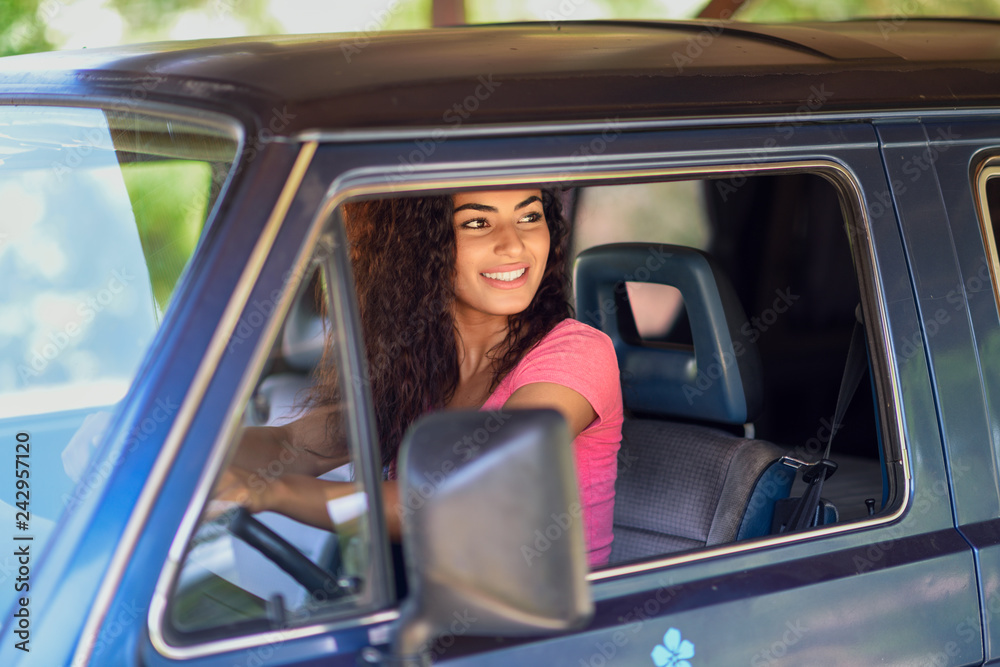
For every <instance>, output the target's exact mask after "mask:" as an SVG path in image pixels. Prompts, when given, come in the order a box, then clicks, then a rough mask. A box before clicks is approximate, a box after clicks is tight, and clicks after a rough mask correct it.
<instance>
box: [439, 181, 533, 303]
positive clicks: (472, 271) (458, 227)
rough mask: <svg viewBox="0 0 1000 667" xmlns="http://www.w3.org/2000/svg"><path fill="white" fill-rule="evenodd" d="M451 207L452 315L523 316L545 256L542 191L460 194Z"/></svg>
mask: <svg viewBox="0 0 1000 667" xmlns="http://www.w3.org/2000/svg"><path fill="white" fill-rule="evenodd" d="M454 204H455V214H454V225H455V246H456V247H455V308H456V316H457V317H460V318H461V317H463V316H471V315H474V314H477V313H478V314H481V315H499V316H507V315H515V314H517V313H520V312H522V311H523V310H525V309H526V308H527V307H528V305H529V304H530V303H531V300H532V298H534V296H535V292H537V291H538V286H539V284H540V283H541V282H542V276H543V274H544V273H545V265H546V261H547V260H548V256H549V227H548V225H547V224H546V221H545V213H544V210H543V208H542V192H541V190H503V191H481V192H462V193H458V194H456V195H455V196H454Z"/></svg>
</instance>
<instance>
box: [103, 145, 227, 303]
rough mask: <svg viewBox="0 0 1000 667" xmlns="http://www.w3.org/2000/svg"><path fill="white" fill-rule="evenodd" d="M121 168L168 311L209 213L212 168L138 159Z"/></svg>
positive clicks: (159, 299) (187, 162)
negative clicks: (168, 303)
mask: <svg viewBox="0 0 1000 667" xmlns="http://www.w3.org/2000/svg"><path fill="white" fill-rule="evenodd" d="M121 168H122V177H123V179H124V181H125V187H126V189H127V190H128V196H129V200H130V201H131V202H132V213H133V215H134V216H135V222H136V227H137V228H138V230H139V240H140V242H141V243H142V251H143V254H144V255H145V256H146V266H147V267H148V268H149V277H150V279H151V281H152V284H153V296H154V297H155V298H156V305H157V306H158V308H159V311H160V312H161V313H162V312H163V311H164V310H166V307H167V302H168V301H169V300H170V295H171V294H172V293H173V290H174V287H175V286H176V285H177V281H178V279H179V278H180V275H181V272H182V271H183V270H184V267H185V266H186V265H187V261H188V259H189V258H190V257H191V255H192V254H193V253H194V249H195V246H196V245H197V244H198V237H199V236H200V235H201V230H202V227H203V226H204V224H205V218H206V217H207V216H208V206H209V197H210V196H211V186H212V169H211V167H210V166H209V164H208V163H206V162H197V161H194V160H164V161H159V162H135V163H126V164H122V165H121Z"/></svg>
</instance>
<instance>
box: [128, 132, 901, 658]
mask: <svg viewBox="0 0 1000 667" xmlns="http://www.w3.org/2000/svg"><path fill="white" fill-rule="evenodd" d="M873 146H874V143H873ZM522 164H523V163H522ZM570 166H572V165H570V164H569V162H568V158H560V160H559V161H558V163H557V164H554V165H551V166H550V167H549V169H550V171H547V170H546V168H543V167H539V166H538V165H534V167H533V169H534V170H533V171H526V170H525V169H524V168H521V169H518V170H514V169H512V171H511V173H510V174H506V173H504V174H496V173H495V171H494V172H492V173H485V172H486V169H485V168H484V163H475V164H473V163H455V164H448V165H428V167H430V168H433V169H435V170H436V172H437V173H433V174H424V173H419V172H417V173H415V174H413V175H411V176H408V177H400V178H399V179H398V180H392V179H390V180H387V179H386V178H385V174H386V173H387V172H391V171H392V170H394V169H395V166H394V165H386V166H380V167H365V168H361V169H356V170H350V171H347V172H344V173H342V174H340V175H338V176H337V177H336V178H335V180H334V181H333V183H332V184H331V185H330V187H329V188H328V190H327V193H326V201H325V202H324V204H323V205H322V206H321V208H320V210H319V212H318V214H317V215H316V216H315V218H314V220H313V223H312V227H311V230H310V237H309V238H310V239H311V240H313V239H315V238H316V237H317V236H318V234H319V230H320V229H322V227H323V224H324V222H325V221H326V220H327V219H328V218H329V217H330V216H331V215H333V213H334V211H335V210H336V208H337V207H338V206H339V205H340V204H341V203H343V202H344V201H346V200H347V199H350V198H353V197H364V196H372V195H386V194H403V193H412V192H422V191H430V190H438V191H447V190H456V189H466V188H476V187H497V186H505V185H519V184H524V185H529V184H539V183H542V184H544V183H548V182H552V181H553V180H558V181H559V182H560V183H567V184H578V183H579V184H582V183H591V182H600V184H612V183H614V182H616V181H618V182H634V181H639V180H652V179H660V180H680V179H684V178H705V177H708V176H713V177H720V178H722V177H726V176H732V175H736V174H740V175H756V174H765V173H767V174H774V173H777V174H781V173H811V174H817V175H820V176H823V177H825V178H827V179H828V180H829V181H831V183H832V184H833V185H834V187H837V188H838V189H839V190H840V192H841V194H842V196H844V204H846V205H848V206H849V207H850V212H849V213H845V216H850V217H849V218H847V219H845V221H844V222H845V224H846V225H848V226H850V225H851V224H852V223H856V225H857V228H858V229H860V230H862V231H863V234H862V235H863V236H864V244H863V246H864V247H862V248H853V247H852V251H853V252H855V253H859V254H860V253H864V254H863V255H861V257H860V258H856V259H861V260H862V261H863V262H864V266H863V267H862V270H863V271H864V275H861V276H859V277H860V279H861V285H860V287H861V291H862V298H863V300H864V304H863V307H864V310H865V314H866V319H867V321H869V322H877V323H878V325H877V331H875V330H874V329H875V328H873V329H870V330H869V332H868V334H869V343H870V344H872V345H873V349H875V347H874V346H875V345H877V347H878V349H880V350H882V352H883V355H884V359H885V360H886V364H887V369H886V375H887V376H888V378H889V387H888V388H886V387H884V384H885V382H884V381H882V382H878V381H877V382H876V386H877V388H878V391H879V392H880V393H881V392H883V391H886V390H887V391H889V392H890V393H891V396H890V397H888V400H880V404H881V405H888V406H890V407H891V411H892V414H891V415H890V414H887V415H881V417H882V418H881V419H880V423H881V427H882V429H883V437H884V441H885V443H886V445H885V446H887V447H890V448H892V449H895V450H896V451H898V452H899V455H900V458H899V459H898V460H889V461H888V462H887V465H891V464H897V463H898V464H901V468H902V476H903V485H902V487H903V488H901V489H899V490H898V492H897V494H896V496H897V498H899V499H900V502H899V504H898V506H897V507H896V508H895V509H894V510H893V511H892V512H890V513H888V514H885V515H880V516H877V517H873V518H871V519H864V520H861V521H855V522H851V523H846V524H834V525H831V526H827V527H824V528H817V529H814V530H810V531H808V532H806V533H793V534H786V535H780V536H774V537H768V538H761V539H758V540H754V541H748V542H734V543H730V544H726V545H721V546H718V547H712V548H706V549H701V550H698V551H694V552H691V553H684V554H678V555H676V556H668V557H665V558H660V559H656V560H650V561H645V562H642V563H636V564H629V565H621V566H614V567H609V568H606V569H602V570H599V571H597V572H591V573H589V574H588V576H587V579H588V581H591V582H597V581H602V580H606V579H610V578H613V577H617V576H621V575H631V574H637V573H641V572H647V571H655V570H659V569H660V568H663V567H667V566H673V565H678V564H682V563H687V562H693V561H700V560H705V559H709V558H716V557H720V556H725V555H730V554H736V553H740V552H744V551H750V550H757V549H760V548H766V547H771V546H774V545H780V544H787V543H792V542H799V541H803V540H812V539H815V538H818V537H824V536H827V535H834V534H838V533H844V532H853V531H858V530H864V529H867V528H871V527H874V526H880V525H883V524H888V523H891V522H894V521H896V520H897V519H899V518H900V517H901V516H902V515H903V514H904V513H905V511H906V509H907V508H908V506H909V504H910V496H911V495H912V494H911V493H910V489H911V487H912V480H911V472H910V465H909V457H908V447H907V445H906V437H905V430H904V424H903V421H902V406H901V403H900V400H899V379H898V377H897V373H896V367H895V364H894V363H893V360H894V356H893V354H892V345H891V341H890V340H889V338H888V333H887V331H886V329H885V326H884V322H886V321H887V316H886V307H885V303H884V298H883V295H882V283H881V279H880V277H879V275H878V273H877V271H875V268H874V267H875V254H874V248H873V247H872V244H871V241H870V237H871V234H870V221H869V219H868V216H867V213H866V208H865V205H864V203H863V201H864V200H863V199H862V197H861V188H860V185H859V184H858V182H857V180H856V179H855V178H854V175H853V174H852V173H851V172H850V170H848V169H847V168H846V167H844V166H843V165H841V164H839V163H837V162H834V161H831V160H826V159H812V160H808V159H807V160H783V161H776V162H755V163H740V162H737V163H734V162H721V163H718V164H712V165H698V166H690V167H656V166H650V167H642V168H635V167H628V166H625V167H621V168H615V167H614V166H613V165H598V166H596V167H595V168H592V169H589V170H588V169H581V168H580V167H579V165H576V166H575V168H577V169H578V170H579V171H578V172H577V173H568V172H567V171H566V170H565V169H566V168H567V167H570ZM560 167H562V168H563V169H562V170H560V169H559V168H560ZM479 169H482V171H483V173H477V172H478V170H479ZM853 245H854V243H853V240H852V246H853ZM311 249H312V245H311V243H306V244H304V246H303V254H302V255H300V257H299V258H298V260H297V263H296V267H299V266H300V265H301V264H302V262H304V261H305V259H304V258H307V257H308V252H306V251H311ZM255 250H256V249H255ZM241 280H242V278H241ZM866 288H868V289H866ZM866 291H868V292H871V293H870V294H867V295H866V294H865V292H866ZM293 293H294V290H292V289H289V287H288V286H287V285H286V288H285V291H284V294H283V295H282V302H281V304H279V307H278V308H276V310H275V312H284V311H285V310H287V308H288V301H289V300H290V299H291V295H292V294H293ZM866 297H867V298H866ZM244 299H245V297H244ZM227 312H228V310H227ZM238 312H239V311H237V315H238ZM873 312H877V313H878V317H876V318H872V317H871V314H872V313H873ZM279 319H280V318H272V320H271V322H270V323H269V324H268V330H267V331H266V332H265V333H264V334H262V337H264V338H266V337H269V336H271V335H272V334H273V333H274V332H273V331H272V329H273V328H276V327H277V326H278V324H277V322H278V320H279ZM226 340H228V337H226ZM213 343H214V339H213ZM261 354H266V350H264V351H263V352H261V350H260V349H258V350H257V351H256V352H255V363H256V362H257V357H258V356H259V355H261ZM875 356H876V355H873V357H875ZM213 368H214V366H213ZM200 371H201V368H199V372H200ZM247 377H254V374H253V373H247V375H246V376H245V377H244V382H243V383H244V385H246V384H247V380H246V378H247ZM250 384H252V383H250ZM251 388H252V387H251ZM248 392H249V390H247V395H249V393H248ZM880 398H884V397H880ZM239 404H240V401H238V400H237V401H234V402H233V406H237V405H239ZM237 418H238V415H235V414H234V409H231V411H230V414H229V415H228V418H227V422H228V423H229V424H230V426H229V427H227V428H225V429H223V432H224V434H225V433H230V432H231V430H230V429H232V428H234V422H233V420H235V419H237ZM893 424H894V425H895V429H892V428H891V425H893ZM226 443H227V439H226V438H224V437H220V438H218V439H217V441H216V442H215V444H214V445H213V451H212V454H211V458H210V459H209V464H208V465H206V468H205V470H206V471H209V470H212V471H216V470H217V468H218V467H219V466H221V462H222V459H223V458H224V456H225V450H226V447H225V444H226ZM892 449H890V451H892ZM887 458H890V457H887ZM213 480H214V472H213V474H212V475H205V474H203V476H202V478H201V480H199V483H198V489H197V491H196V493H195V495H194V496H193V497H192V502H191V503H190V504H189V506H188V508H187V510H186V511H185V515H184V519H183V520H182V524H181V527H180V529H179V530H178V535H177V538H175V541H174V542H173V544H172V546H171V549H170V555H169V559H168V562H167V564H166V565H165V566H164V569H163V571H162V572H161V574H160V578H159V579H158V581H157V585H156V592H155V594H154V598H153V600H152V602H151V604H150V610H149V613H148V616H147V628H148V630H149V633H150V640H151V642H152V644H153V646H154V648H155V649H156V650H157V651H158V652H159V653H160V654H161V655H164V656H165V657H167V658H173V659H190V658H199V657H208V656H213V655H218V654H221V653H225V652H231V651H242V650H246V649H253V648H256V647H260V646H264V645H269V644H274V643H276V642H280V641H285V640H290V639H300V638H306V637H312V636H316V635H320V634H325V633H329V632H333V631H337V630H343V629H349V628H356V627H362V626H365V625H374V624H378V623H384V622H391V621H394V620H395V619H396V618H398V611H397V610H396V609H389V610H383V611H378V612H370V613H366V614H365V615H363V616H359V617H354V618H341V619H335V620H331V621H328V622H325V623H315V624H312V625H303V626H300V627H296V628H293V629H288V630H274V631H266V632H258V633H254V634H248V635H241V636H236V637H227V638H225V639H220V640H215V641H209V642H204V643H201V644H192V645H185V646H176V645H172V644H169V643H168V642H167V641H166V639H165V638H164V635H163V632H162V628H163V623H165V622H167V619H166V614H165V612H166V602H167V597H168V595H169V592H170V588H171V586H172V582H173V579H174V577H175V576H176V574H177V571H178V568H179V564H180V559H181V558H182V557H183V552H184V548H185V547H186V544H187V542H188V540H189V538H190V533H191V532H192V531H193V529H194V526H195V524H196V522H197V518H198V516H199V515H200V513H201V509H202V506H203V504H204V499H205V498H207V494H208V491H209V490H210V487H211V483H212V482H213ZM182 538H183V539H182Z"/></svg>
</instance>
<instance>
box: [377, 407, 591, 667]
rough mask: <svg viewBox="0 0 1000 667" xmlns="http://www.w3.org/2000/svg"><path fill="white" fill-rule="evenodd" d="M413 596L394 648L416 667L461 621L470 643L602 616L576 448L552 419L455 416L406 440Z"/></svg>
mask: <svg viewBox="0 0 1000 667" xmlns="http://www.w3.org/2000/svg"><path fill="white" fill-rule="evenodd" d="M399 480H400V506H399V507H398V508H397V511H399V512H400V513H401V515H402V518H403V546H404V553H405V555H406V561H407V576H408V582H409V587H410V595H409V598H408V599H407V600H406V602H405V604H404V606H403V610H402V613H401V618H400V621H399V628H398V632H397V633H396V637H395V640H394V642H393V653H394V655H395V656H396V657H399V658H404V659H405V658H406V657H414V658H416V657H417V656H419V654H420V653H421V652H422V651H425V650H426V648H427V647H428V646H429V644H430V642H432V641H433V640H434V638H435V637H437V636H440V635H441V634H443V633H444V632H446V631H447V628H448V626H449V624H451V623H453V621H454V618H455V614H456V613H458V614H465V615H466V616H467V617H468V618H475V619H476V620H475V622H474V623H472V624H471V626H470V627H469V628H468V630H467V632H468V634H471V635H487V636H489V635H503V636H518V635H533V634H543V633H548V632H559V631H563V630H569V629H572V628H575V627H579V626H581V625H583V624H585V623H586V622H587V621H588V620H589V619H590V617H591V615H592V614H593V602H592V600H591V597H590V590H589V587H588V584H587V580H586V575H587V559H586V552H585V547H584V535H583V519H582V514H581V510H580V499H579V492H578V488H577V481H576V466H575V463H574V458H573V450H572V441H571V439H570V436H569V432H568V429H567V426H566V422H565V420H564V419H563V417H562V415H560V414H559V413H558V412H556V411H555V410H519V411H507V412H503V411H501V412H481V411H447V412H439V413H435V414H432V415H429V416H427V417H425V418H423V419H421V420H420V421H419V422H417V424H415V425H414V426H413V428H411V430H410V431H409V432H408V433H407V436H406V438H404V441H403V444H402V448H401V453H400V466H399Z"/></svg>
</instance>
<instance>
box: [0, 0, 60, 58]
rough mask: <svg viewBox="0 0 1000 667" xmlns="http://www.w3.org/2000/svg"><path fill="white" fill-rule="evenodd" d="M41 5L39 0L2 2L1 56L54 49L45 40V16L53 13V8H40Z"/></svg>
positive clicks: (8, 0) (0, 16) (0, 13)
mask: <svg viewBox="0 0 1000 667" xmlns="http://www.w3.org/2000/svg"><path fill="white" fill-rule="evenodd" d="M49 1H50V2H51V1H53V0H49ZM40 4H42V3H41V2H40V1H39V0H3V2H0V56H10V55H15V54H18V53H34V52H36V51H48V50H50V49H52V48H53V44H51V43H50V42H49V41H48V40H47V39H45V24H46V21H45V14H46V12H51V11H53V7H52V6H51V5H48V4H46V5H45V7H41V8H40V7H39V5H40Z"/></svg>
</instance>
